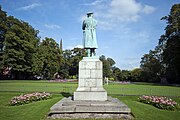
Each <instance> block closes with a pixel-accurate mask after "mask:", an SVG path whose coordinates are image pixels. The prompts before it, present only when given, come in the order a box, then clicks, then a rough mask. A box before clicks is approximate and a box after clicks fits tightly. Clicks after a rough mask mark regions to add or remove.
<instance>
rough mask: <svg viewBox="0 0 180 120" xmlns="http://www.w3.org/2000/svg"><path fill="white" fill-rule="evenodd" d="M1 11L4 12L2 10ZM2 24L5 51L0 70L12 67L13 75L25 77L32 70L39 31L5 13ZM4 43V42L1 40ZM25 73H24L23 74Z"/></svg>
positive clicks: (2, 55)
mask: <svg viewBox="0 0 180 120" xmlns="http://www.w3.org/2000/svg"><path fill="white" fill-rule="evenodd" d="M0 13H1V14H3V13H4V12H3V11H2V10H0ZM2 17H4V20H3V21H2V22H1V23H0V26H2V28H3V29H2V31H1V34H2V37H1V41H3V51H2V50H1V52H2V53H1V54H0V59H1V62H0V63H1V65H0V71H1V73H2V71H3V70H4V69H6V68H11V69H12V70H11V72H12V73H11V75H12V76H11V77H13V78H16V79H17V78H20V79H24V77H26V76H25V75H26V74H31V72H32V62H33V61H32V56H33V53H34V51H35V48H36V46H37V43H38V41H39V38H38V37H37V34H38V31H37V30H35V29H34V28H33V27H32V26H30V25H29V24H28V23H26V22H24V21H20V20H18V19H16V18H14V17H13V16H6V15H5V13H4V14H3V16H2ZM1 43H2V42H1ZM22 73H23V74H22Z"/></svg>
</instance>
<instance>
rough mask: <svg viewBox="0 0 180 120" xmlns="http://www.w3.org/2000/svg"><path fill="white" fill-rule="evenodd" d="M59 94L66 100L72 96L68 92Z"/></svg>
mask: <svg viewBox="0 0 180 120" xmlns="http://www.w3.org/2000/svg"><path fill="white" fill-rule="evenodd" d="M61 94H62V96H64V97H66V98H68V97H70V96H72V94H71V93H69V92H61Z"/></svg>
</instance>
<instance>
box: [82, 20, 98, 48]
mask: <svg viewBox="0 0 180 120" xmlns="http://www.w3.org/2000/svg"><path fill="white" fill-rule="evenodd" d="M96 25H97V21H96V20H95V19H93V18H92V17H88V18H86V19H85V20H84V21H83V25H82V29H83V42H84V43H83V45H84V48H98V45H97V40H96Z"/></svg>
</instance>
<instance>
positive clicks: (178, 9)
mask: <svg viewBox="0 0 180 120" xmlns="http://www.w3.org/2000/svg"><path fill="white" fill-rule="evenodd" d="M162 20H166V21H167V26H166V28H165V33H164V34H163V35H162V36H161V38H160V40H159V45H161V46H164V47H163V52H162V59H163V63H164V64H165V65H166V66H167V68H166V75H167V78H168V80H169V82H171V83H180V62H179V61H180V4H175V5H173V6H172V8H171V11H170V14H169V15H168V16H165V17H163V18H162Z"/></svg>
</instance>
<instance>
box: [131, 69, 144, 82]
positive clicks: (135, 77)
mask: <svg viewBox="0 0 180 120" xmlns="http://www.w3.org/2000/svg"><path fill="white" fill-rule="evenodd" d="M141 74H142V70H141V68H135V69H133V70H132V71H131V81H136V82H137V81H141V79H142V78H141Z"/></svg>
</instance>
